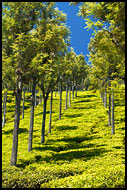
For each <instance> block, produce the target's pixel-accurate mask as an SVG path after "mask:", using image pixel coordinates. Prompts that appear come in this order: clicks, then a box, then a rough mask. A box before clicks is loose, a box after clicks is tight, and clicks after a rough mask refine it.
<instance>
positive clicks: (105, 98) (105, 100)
mask: <svg viewBox="0 0 127 190" xmlns="http://www.w3.org/2000/svg"><path fill="white" fill-rule="evenodd" d="M104 106H105V108H107V90H106V89H105V96H104Z"/></svg>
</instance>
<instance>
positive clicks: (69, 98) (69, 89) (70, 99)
mask: <svg viewBox="0 0 127 190" xmlns="http://www.w3.org/2000/svg"><path fill="white" fill-rule="evenodd" d="M70 106H71V86H70V83H69V107H70Z"/></svg>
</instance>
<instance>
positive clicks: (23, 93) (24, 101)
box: [22, 88, 25, 119]
mask: <svg viewBox="0 0 127 190" xmlns="http://www.w3.org/2000/svg"><path fill="white" fill-rule="evenodd" d="M24 103H25V88H23V105H22V119H24Z"/></svg>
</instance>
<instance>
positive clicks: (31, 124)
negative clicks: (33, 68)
mask: <svg viewBox="0 0 127 190" xmlns="http://www.w3.org/2000/svg"><path fill="white" fill-rule="evenodd" d="M35 88H36V82H35V79H33V87H32V98H31V112H30V128H29V139H28V151H29V152H30V151H31V150H32V138H33V126H34V105H35Z"/></svg>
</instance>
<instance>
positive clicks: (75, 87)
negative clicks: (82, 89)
mask: <svg viewBox="0 0 127 190" xmlns="http://www.w3.org/2000/svg"><path fill="white" fill-rule="evenodd" d="M75 88H76V89H75V90H76V91H75V97H77V81H76V86H75Z"/></svg>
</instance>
